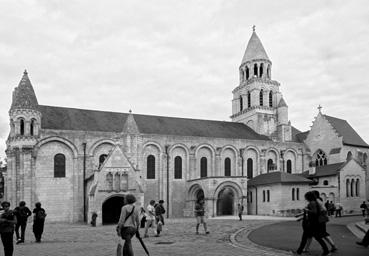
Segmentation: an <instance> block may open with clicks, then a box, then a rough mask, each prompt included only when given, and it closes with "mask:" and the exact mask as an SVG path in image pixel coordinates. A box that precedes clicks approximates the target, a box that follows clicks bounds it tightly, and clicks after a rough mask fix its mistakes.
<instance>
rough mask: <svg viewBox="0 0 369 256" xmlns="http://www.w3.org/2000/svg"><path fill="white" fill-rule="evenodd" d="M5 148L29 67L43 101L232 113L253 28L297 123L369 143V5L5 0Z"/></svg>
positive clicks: (192, 114) (0, 60) (0, 51)
mask: <svg viewBox="0 0 369 256" xmlns="http://www.w3.org/2000/svg"><path fill="white" fill-rule="evenodd" d="M0 24H1V26H0V97H1V98H0V156H1V157H4V156H5V153H4V150H5V140H6V138H7V135H8V133H9V116H8V110H9V107H10V104H11V94H12V91H13V89H14V87H15V86H17V85H18V83H19V81H20V79H21V76H22V74H23V70H24V69H27V70H28V72H29V77H30V79H31V82H32V84H33V87H34V90H35V92H36V96H37V99H38V102H39V103H40V104H42V105H52V106H65V107H72V108H83V109H95V110H105V111H116V112H128V110H129V109H132V111H133V113H138V114H149V115H164V116H175V117H188V118H200V119H213V120H227V121H228V120H230V119H229V116H230V115H231V99H232V89H233V88H234V87H236V86H237V85H238V81H239V80H238V67H239V65H240V62H241V59H242V57H243V54H244V51H245V49H246V45H247V42H248V40H249V38H250V36H251V32H252V25H254V24H255V25H256V32H257V34H258V36H259V38H260V39H261V41H262V43H263V45H264V48H265V50H266V52H267V54H268V56H269V58H270V59H271V61H272V62H273V70H272V77H273V79H274V80H277V81H279V82H280V83H281V87H280V89H281V91H282V93H283V95H284V98H285V100H286V102H287V104H288V106H289V118H290V120H291V122H292V124H293V125H294V126H295V127H296V128H298V129H300V130H301V131H305V130H307V129H309V127H310V126H311V124H312V121H313V120H314V117H315V116H316V114H317V112H318V110H317V106H318V105H319V104H321V105H322V106H323V109H322V112H323V113H325V114H327V115H331V116H335V117H338V118H342V119H346V120H348V121H349V123H350V124H351V125H352V126H353V127H354V128H355V129H356V131H357V132H358V133H359V134H360V135H361V137H362V138H364V140H366V142H369V81H368V80H369V79H368V76H367V75H368V73H367V72H369V71H368V70H369V5H368V4H367V1H365V0H362V1H347V0H346V1H337V0H336V1H321V0H314V1H311V0H309V1H295V0H279V1H260V0H258V1H246V0H240V1H233V0H211V1H210V0H209V1H199V0H196V1H189V0H183V1H179V0H178V1H174V0H171V1H169V0H168V1H165V0H155V1H127V0H126V1H122V0H117V1H91V0H86V1H67V2H66V1H56V0H42V1H41V0H40V1H36V0H35V1H13V0H0Z"/></svg>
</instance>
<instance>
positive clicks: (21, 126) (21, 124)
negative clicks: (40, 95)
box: [20, 119, 24, 135]
mask: <svg viewBox="0 0 369 256" xmlns="http://www.w3.org/2000/svg"><path fill="white" fill-rule="evenodd" d="M20 135H24V120H23V119H21V120H20Z"/></svg>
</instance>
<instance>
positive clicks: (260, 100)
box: [259, 89, 264, 106]
mask: <svg viewBox="0 0 369 256" xmlns="http://www.w3.org/2000/svg"><path fill="white" fill-rule="evenodd" d="M263 102H264V92H263V89H261V91H260V93H259V104H260V106H263V104H264V103H263Z"/></svg>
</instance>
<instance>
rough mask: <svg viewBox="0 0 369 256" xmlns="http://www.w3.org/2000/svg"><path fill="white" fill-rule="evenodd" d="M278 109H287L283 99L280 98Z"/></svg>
mask: <svg viewBox="0 0 369 256" xmlns="http://www.w3.org/2000/svg"><path fill="white" fill-rule="evenodd" d="M278 107H279V108H280V107H288V106H287V104H286V102H285V101H284V99H283V98H281V100H280V101H279V104H278Z"/></svg>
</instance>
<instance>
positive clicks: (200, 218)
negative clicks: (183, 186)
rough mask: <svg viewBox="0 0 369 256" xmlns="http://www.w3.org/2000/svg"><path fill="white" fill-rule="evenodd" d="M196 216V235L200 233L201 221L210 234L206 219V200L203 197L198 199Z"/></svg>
mask: <svg viewBox="0 0 369 256" xmlns="http://www.w3.org/2000/svg"><path fill="white" fill-rule="evenodd" d="M195 217H196V220H197V224H196V235H198V234H199V226H200V224H201V223H202V224H203V225H204V230H205V234H209V231H208V229H207V226H206V221H205V202H204V199H202V198H201V199H198V200H197V202H196V204H195Z"/></svg>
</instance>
